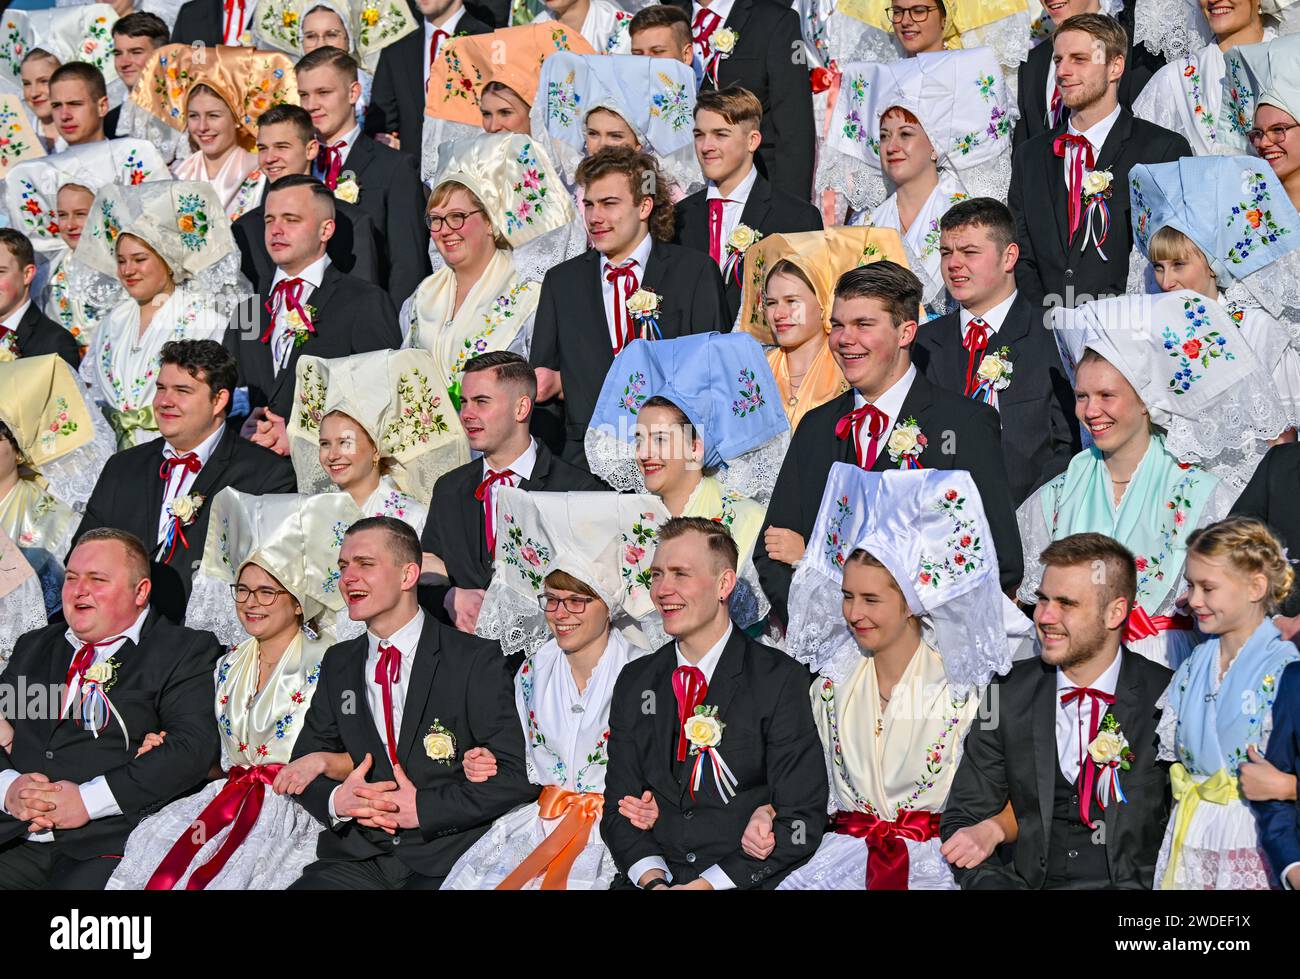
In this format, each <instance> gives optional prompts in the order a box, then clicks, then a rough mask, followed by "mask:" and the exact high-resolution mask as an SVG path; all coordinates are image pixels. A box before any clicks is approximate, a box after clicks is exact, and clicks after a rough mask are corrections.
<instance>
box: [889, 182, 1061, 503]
mask: <svg viewBox="0 0 1300 979" xmlns="http://www.w3.org/2000/svg"><path fill="white" fill-rule="evenodd" d="M1015 237H1016V223H1015V219H1014V218H1012V216H1011V212H1010V211H1008V210H1007V207H1006V205H1005V204H1003V203H1002V202H1001V201H995V200H993V199H992V198H989V197H976V198H973V199H972V200H968V201H962V202H961V203H959V204H955V205H953V207H952V209H951V210H950V211H948V212H947V213H946V214H945V215H944V216H943V217H942V218H940V220H939V254H940V269H941V271H942V273H943V281H944V285H945V286H946V287H947V289H948V295H950V296H952V298H953V299H955V300H957V302H958V303H959V304H960V308H959V309H958V311H957V312H955V313H949V314H948V315H947V316H941V317H940V318H939V319H937V320H931V321H930V322H929V323H927V324H925V326H923V327H922V328H921V330H920V332H919V333H918V334H917V338H916V347H915V349H914V351H913V354H912V357H913V360H914V361H915V362H916V368H917V370H919V371H920V372H921V373H922V374H924V375H925V376H926V377H927V378H929V380H930V382H931V383H932V384H934V385H935V386H936V387H941V388H944V389H946V390H948V391H952V392H953V393H954V394H960V395H963V396H965V397H968V398H974V399H975V400H977V401H982V402H984V403H985V404H990V405H992V406H993V407H994V408H996V409H997V411H998V417H999V419H1000V420H1001V422H1002V458H1003V462H1004V463H1005V466H1006V473H1007V482H1008V485H1009V486H1010V487H1011V499H1012V502H1014V503H1015V504H1016V506H1019V505H1020V504H1021V503H1022V502H1024V499H1025V497H1027V496H1028V495H1029V494H1030V493H1032V492H1033V491H1034V490H1036V489H1037V488H1038V487H1039V486H1041V485H1042V484H1043V483H1045V482H1046V481H1047V480H1049V479H1051V478H1052V477H1053V476H1055V475H1057V474H1058V473H1061V472H1064V471H1065V467H1066V466H1068V465H1069V464H1070V459H1071V458H1073V456H1074V454H1075V453H1076V452H1078V451H1079V424H1078V422H1077V421H1075V418H1074V386H1073V385H1072V384H1071V383H1070V379H1069V377H1067V376H1066V373H1065V371H1064V369H1063V368H1062V366H1061V355H1060V354H1059V353H1058V352H1057V349H1056V339H1055V337H1054V336H1053V335H1052V333H1051V331H1050V330H1048V328H1047V326H1046V325H1045V324H1044V323H1043V313H1042V310H1041V309H1039V308H1038V307H1036V306H1032V305H1030V303H1029V302H1028V301H1027V300H1025V299H1024V298H1023V297H1022V296H1021V295H1020V293H1019V292H1018V291H1017V290H1016V275H1015V268H1016V259H1017V258H1018V257H1019V254H1020V247H1019V246H1018V245H1017V244H1016V241H1015Z"/></svg>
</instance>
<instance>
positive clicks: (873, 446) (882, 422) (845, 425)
mask: <svg viewBox="0 0 1300 979" xmlns="http://www.w3.org/2000/svg"><path fill="white" fill-rule="evenodd" d="M868 418H870V419H871V427H870V428H868V429H867V434H868V435H870V436H871V441H870V442H869V443H868V444H867V451H866V457H865V458H864V457H863V452H862V426H863V424H864V423H865V422H866V420H867V419H868ZM888 426H889V416H888V415H886V414H885V413H884V412H883V411H881V410H880V409H879V408H877V407H876V406H875V405H863V406H862V407H861V408H854V409H853V410H852V411H850V412H849V413H848V414H847V415H845V416H844V417H843V418H841V419H840V420H839V421H837V422H836V423H835V437H836V438H838V439H840V440H841V441H843V440H844V439H846V438H848V437H849V433H850V432H852V433H853V451H854V453H855V454H856V456H857V459H858V467H859V468H861V469H870V468H871V467H872V466H874V465H875V464H876V455H877V453H878V452H879V451H880V436H882V435H884V434H885V429H886V428H887V427H888Z"/></svg>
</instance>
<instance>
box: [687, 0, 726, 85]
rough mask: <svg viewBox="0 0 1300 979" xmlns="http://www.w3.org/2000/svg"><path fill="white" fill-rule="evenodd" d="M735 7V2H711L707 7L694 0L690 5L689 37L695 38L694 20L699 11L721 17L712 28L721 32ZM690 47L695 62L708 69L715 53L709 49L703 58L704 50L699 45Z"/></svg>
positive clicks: (722, 0) (719, 0)
mask: <svg viewBox="0 0 1300 979" xmlns="http://www.w3.org/2000/svg"><path fill="white" fill-rule="evenodd" d="M735 5H736V0H713V3H710V4H708V5H705V4H702V3H700V2H699V0H695V2H694V3H692V4H691V37H692V38H694V36H695V18H696V17H698V16H699V15H700V11H701V10H708V11H709V12H711V13H715V14H717V15H718V16H719V17H721V18H722V20H720V21H718V26H717V27H715V28H714V30H721V29H722V28H723V27H725V26H726V24H727V18H728V17H730V16H731V8H732V7H734V6H735ZM692 47H694V49H695V60H696V61H698V62H699V63H700V64H702V65H703V66H704V67H705V68H708V66H709V61H711V60H712V58H713V55H714V54H716V53H717V52H716V51H714V50H713V48H711V47H710V48H709V57H708V58H706V57H704V48H703V47H702V46H701V45H699V44H692Z"/></svg>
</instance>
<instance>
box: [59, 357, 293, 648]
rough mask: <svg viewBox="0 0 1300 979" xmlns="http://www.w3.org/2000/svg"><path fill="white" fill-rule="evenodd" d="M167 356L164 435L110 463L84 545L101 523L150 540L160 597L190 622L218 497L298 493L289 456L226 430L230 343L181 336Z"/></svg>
mask: <svg viewBox="0 0 1300 979" xmlns="http://www.w3.org/2000/svg"><path fill="white" fill-rule="evenodd" d="M160 359H161V361H162V368H161V370H160V371H159V373H158V383H157V390H156V392H155V393H154V396H153V413H154V418H155V420H156V421H157V423H158V431H159V432H160V433H161V435H162V438H158V439H154V440H153V441H150V442H145V443H144V444H142V445H137V446H135V447H133V448H130V449H126V450H124V451H122V452H119V453H117V454H116V455H114V456H113V457H112V458H111V459H109V460H108V463H107V465H105V466H104V471H103V472H101V473H100V474H99V480H98V481H97V482H96V483H95V489H94V491H93V492H92V493H91V494H90V501H89V502H88V503H87V504H86V515H85V516H84V517H82V520H81V526H80V527H78V528H77V538H76V539H79V538H80V537H81V536H82V535H83V534H85V533H87V532H88V531H91V530H94V529H95V528H97V527H117V528H119V529H122V530H127V531H130V532H131V533H133V534H135V535H136V536H137V537H139V538H140V539H141V540H143V541H149V542H151V544H152V545H153V551H154V555H153V557H154V566H153V571H152V573H151V575H150V577H151V578H152V580H153V586H152V594H151V601H152V602H153V605H154V607H155V608H157V609H158V611H160V612H161V613H162V614H163V615H165V616H167V617H168V618H169V619H171V620H172V621H173V622H183V621H184V620H185V605H186V603H187V602H188V600H189V595H190V581H191V578H192V577H193V574H194V572H195V571H196V570H197V569H198V566H199V562H200V561H201V560H202V559H203V544H204V542H205V541H206V540H207V536H208V514H209V513H210V512H211V509H212V508H211V507H210V506H209V505H208V503H209V501H211V499H212V497H214V496H215V495H216V494H217V493H218V492H220V491H221V490H222V489H224V488H225V487H227V486H233V487H234V488H235V489H237V490H241V491H243V492H245V493H254V494H259V493H292V492H293V491H294V488H295V481H294V475H293V466H292V465H290V463H289V460H288V459H282V458H280V457H279V456H277V455H276V454H275V453H273V452H268V451H267V450H266V449H264V448H262V447H261V446H257V445H252V444H250V443H249V442H247V441H245V440H244V439H241V438H240V437H239V436H238V434H237V433H236V432H235V431H234V430H233V429H229V428H227V426H226V411H227V409H228V408H229V406H230V398H231V395H232V394H233V393H234V388H235V378H236V375H237V368H236V365H235V361H234V358H233V357H231V356H230V354H229V353H228V352H227V351H226V350H225V349H223V348H222V346H221V344H219V343H217V342H216V341H215V340H173V341H170V342H168V343H166V344H164V345H163V348H162V354H161V358H160ZM196 500H197V501H198V502H197V503H196V502H195V501H196Z"/></svg>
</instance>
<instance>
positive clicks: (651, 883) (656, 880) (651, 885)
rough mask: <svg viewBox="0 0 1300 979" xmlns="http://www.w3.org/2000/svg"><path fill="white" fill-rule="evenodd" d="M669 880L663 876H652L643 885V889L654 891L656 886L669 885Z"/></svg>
mask: <svg viewBox="0 0 1300 979" xmlns="http://www.w3.org/2000/svg"><path fill="white" fill-rule="evenodd" d="M667 886H668V881H667V880H666V879H664V878H663V877H652V878H650V880H648V881H647V882H646V883H644V884H642V885H641V890H643V891H653V890H654V889H655V888H656V887H667Z"/></svg>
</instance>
